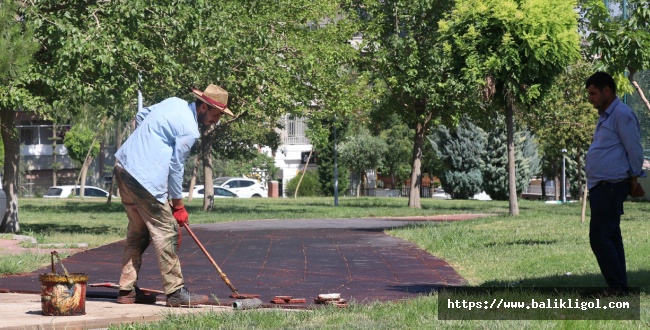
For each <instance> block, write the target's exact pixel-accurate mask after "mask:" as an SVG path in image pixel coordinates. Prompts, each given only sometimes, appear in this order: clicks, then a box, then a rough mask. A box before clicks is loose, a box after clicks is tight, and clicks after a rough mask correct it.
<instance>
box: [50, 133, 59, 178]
mask: <svg viewBox="0 0 650 330" xmlns="http://www.w3.org/2000/svg"><path fill="white" fill-rule="evenodd" d="M56 140H57V136H56V124H52V185H53V186H56V170H57V168H58V166H59V164H57V163H56Z"/></svg>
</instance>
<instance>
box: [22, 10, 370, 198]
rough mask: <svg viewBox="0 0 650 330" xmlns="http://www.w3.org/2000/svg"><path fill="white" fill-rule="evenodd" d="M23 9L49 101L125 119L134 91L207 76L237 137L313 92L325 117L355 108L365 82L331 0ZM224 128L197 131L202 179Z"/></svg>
mask: <svg viewBox="0 0 650 330" xmlns="http://www.w3.org/2000/svg"><path fill="white" fill-rule="evenodd" d="M25 17H26V18H27V19H28V20H30V21H34V22H35V23H36V24H37V26H38V30H37V37H38V39H39V40H41V41H42V42H43V43H44V46H45V47H44V48H43V51H42V52H41V53H39V56H38V62H39V63H40V66H39V67H38V71H39V73H42V74H43V76H42V77H43V79H42V80H40V81H39V83H38V84H35V88H38V90H39V91H41V92H42V93H43V94H44V95H46V96H47V97H48V98H49V99H50V101H51V102H52V103H53V104H55V105H56V104H60V103H63V102H65V103H69V105H70V106H73V105H75V104H80V103H87V104H91V105H94V106H96V108H95V109H96V112H95V114H96V116H97V117H99V118H103V117H118V118H121V119H123V120H125V121H126V120H127V119H126V118H131V117H132V116H133V109H134V106H133V101H132V100H133V99H134V98H135V97H134V96H135V91H136V90H138V89H139V90H142V91H143V93H144V97H145V100H148V101H149V102H147V103H149V104H153V103H156V102H158V101H161V100H162V99H164V98H167V97H169V96H179V97H184V96H185V95H187V96H189V94H187V93H186V91H187V89H188V87H196V88H199V89H202V88H204V87H205V86H206V85H208V84H209V83H215V84H219V85H221V86H222V87H223V88H224V89H226V90H227V91H229V93H230V100H229V106H230V108H231V109H233V111H234V112H235V113H236V114H237V117H236V119H234V120H229V121H224V122H223V123H222V124H223V125H222V126H228V125H229V124H233V123H236V122H240V123H241V128H240V129H239V131H240V132H242V133H243V134H244V135H255V134H257V133H258V132H270V131H272V129H273V128H274V127H275V123H276V122H277V119H278V118H279V117H280V116H281V115H283V114H285V113H292V114H298V115H302V114H304V113H306V112H307V111H308V110H309V109H311V106H312V105H313V104H312V102H316V103H317V104H316V106H318V107H319V112H323V113H325V114H329V115H331V114H333V113H340V114H342V115H344V114H346V113H352V112H353V110H354V111H356V110H359V109H363V107H360V106H358V104H359V102H360V100H364V99H365V98H363V97H362V98H359V97H356V96H358V94H355V93H356V92H357V91H358V90H357V89H356V87H354V86H356V85H355V84H356V82H357V81H363V80H358V79H357V80H353V79H350V77H351V76H352V71H351V70H350V68H351V67H352V66H353V62H354V61H355V60H356V58H357V57H358V52H357V51H356V50H355V49H354V48H352V47H351V46H350V44H349V43H348V42H347V41H348V40H349V39H350V38H351V37H352V35H353V34H354V33H355V32H356V31H358V30H359V29H358V27H356V26H355V25H354V21H353V20H350V19H347V17H346V16H345V15H341V11H340V8H339V2H338V1H334V0H326V1H319V2H313V1H307V0H298V1H288V0H282V1H272V2H268V1H267V2H263V1H262V2H260V1H253V2H251V1H242V0H226V1H221V2H220V3H219V6H215V5H214V3H211V2H205V1H199V2H196V1H190V0H180V1H168V0H164V1H157V2H156V3H155V4H152V3H151V2H149V1H142V0H135V1H97V2H88V3H85V2H84V3H70V2H64V3H60V2H54V1H42V2H35V3H29V5H28V6H26V8H25ZM224 22H227V24H224ZM139 75H142V78H143V79H142V83H141V85H140V86H138V83H137V82H138V76H139ZM350 86H352V87H350ZM359 86H361V85H359ZM72 110H77V111H78V109H77V108H74V107H73V109H72ZM94 111H95V110H94ZM223 129H224V127H218V128H212V129H211V130H210V129H209V128H206V130H205V131H204V133H205V134H203V137H202V139H201V143H202V144H204V145H205V146H204V147H201V148H199V150H202V152H201V154H202V155H203V157H204V162H203V163H204V165H203V167H204V176H206V178H207V176H211V175H212V164H211V163H210V161H211V159H212V158H211V157H210V152H209V149H210V148H211V145H212V142H213V141H215V139H216V138H215V137H217V136H218V137H219V138H221V136H220V134H221V133H223ZM208 133H209V134H208ZM254 139H256V138H254ZM208 181H209V182H207V183H206V197H205V198H206V199H208V198H209V195H210V190H211V189H212V186H211V181H210V180H208ZM204 207H205V203H204Z"/></svg>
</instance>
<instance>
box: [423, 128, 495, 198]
mask: <svg viewBox="0 0 650 330" xmlns="http://www.w3.org/2000/svg"><path fill="white" fill-rule="evenodd" d="M430 141H431V143H432V145H433V147H434V149H435V151H436V153H437V154H438V157H439V158H440V159H441V160H442V162H443V164H444V167H445V169H444V170H443V171H442V173H441V175H440V182H441V183H442V188H443V189H444V190H445V192H447V193H448V194H449V195H451V197H452V198H454V199H468V198H471V197H472V196H474V195H475V194H477V193H479V192H481V186H482V184H483V176H482V174H481V170H482V168H483V166H484V164H483V153H484V152H485V151H484V150H485V144H486V142H487V140H486V134H485V132H484V131H483V130H482V129H481V128H480V127H478V126H476V125H474V124H472V123H471V122H470V121H469V120H468V119H467V118H463V120H462V121H461V123H460V125H458V127H457V128H456V130H455V131H450V130H449V129H448V128H447V127H445V126H442V125H440V126H438V129H437V130H436V131H435V133H434V134H433V137H431V138H430Z"/></svg>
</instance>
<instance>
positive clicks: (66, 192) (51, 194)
mask: <svg viewBox="0 0 650 330" xmlns="http://www.w3.org/2000/svg"><path fill="white" fill-rule="evenodd" d="M84 188H85V189H84V197H108V191H106V190H104V189H101V188H97V187H93V186H85V187H84ZM80 190H81V186H75V185H67V186H52V187H50V188H48V189H47V192H46V193H45V195H43V197H45V198H68V197H70V196H72V195H73V192H74V196H79V193H80Z"/></svg>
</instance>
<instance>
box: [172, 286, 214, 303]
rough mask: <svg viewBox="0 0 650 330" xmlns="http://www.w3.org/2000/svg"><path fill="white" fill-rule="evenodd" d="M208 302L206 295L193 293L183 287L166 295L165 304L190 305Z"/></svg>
mask: <svg viewBox="0 0 650 330" xmlns="http://www.w3.org/2000/svg"><path fill="white" fill-rule="evenodd" d="M206 302H208V296H204V295H200V294H193V293H191V292H190V291H188V290H187V289H186V288H185V287H182V288H180V289H178V290H176V292H174V293H171V294H168V295H167V306H169V307H192V306H196V305H201V304H205V303H206Z"/></svg>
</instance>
